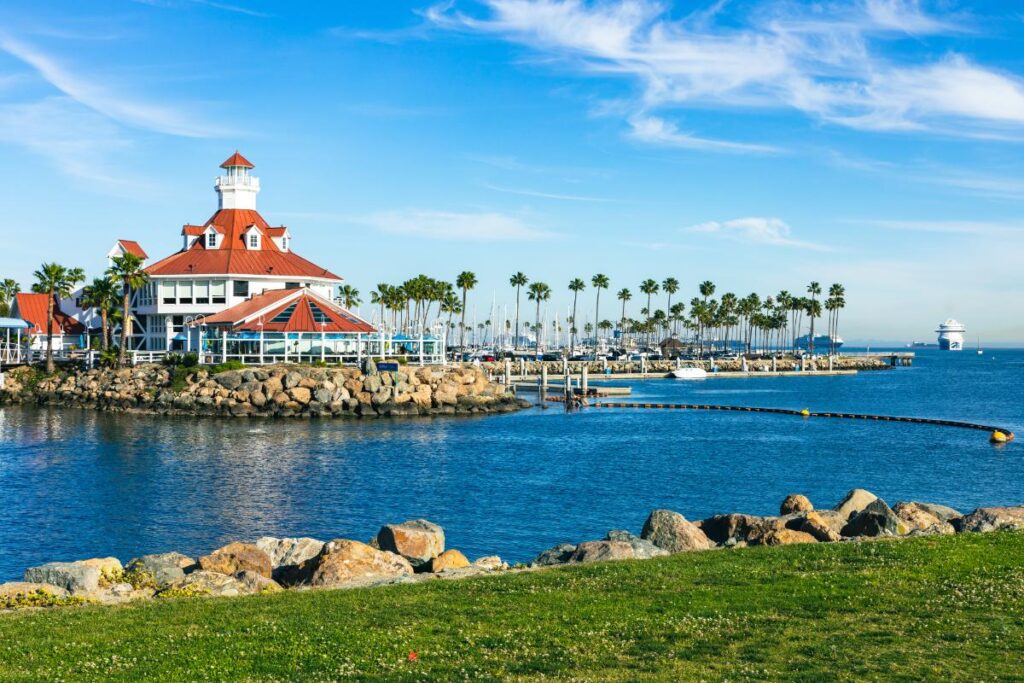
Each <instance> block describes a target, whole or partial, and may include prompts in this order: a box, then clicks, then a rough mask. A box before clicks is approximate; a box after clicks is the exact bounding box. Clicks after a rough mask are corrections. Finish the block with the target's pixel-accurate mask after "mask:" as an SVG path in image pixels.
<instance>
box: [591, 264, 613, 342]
mask: <svg viewBox="0 0 1024 683" xmlns="http://www.w3.org/2000/svg"><path fill="white" fill-rule="evenodd" d="M590 284H592V285H594V289H596V290H597V299H596V301H595V303H594V323H595V324H596V323H597V321H598V320H600V319H601V290H602V289H608V285H609V284H610V282H609V280H608V276H607V275H603V274H602V273H598V274H597V275H595V276H594V277H592V278H590ZM594 351H595V352H596V351H597V334H596V333H595V334H594Z"/></svg>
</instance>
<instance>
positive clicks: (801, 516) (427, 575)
mask: <svg viewBox="0 0 1024 683" xmlns="http://www.w3.org/2000/svg"><path fill="white" fill-rule="evenodd" d="M1021 528H1024V507H982V508H978V509H976V510H974V511H973V512H971V513H969V514H963V513H961V512H960V511H958V510H955V509H953V508H950V507H947V506H945V505H939V504H934V503H925V502H918V501H905V502H899V503H896V504H895V505H893V506H892V507H890V506H889V505H888V504H887V503H886V502H885V501H884V500H882V499H881V498H879V497H878V496H876V495H874V494H873V493H871V492H870V491H866V490H864V489H853V490H851V491H850V492H849V493H847V494H846V496H844V497H843V499H842V500H840V501H839V502H838V503H837V504H836V505H835V506H833V507H831V508H825V509H818V508H816V507H815V506H814V505H813V504H812V502H811V501H810V500H809V499H808V498H807V497H806V496H804V495H800V494H790V495H788V496H786V498H785V499H784V500H783V501H782V503H781V505H780V506H779V514H778V515H776V516H762V515H749V514H740V513H729V514H717V515H713V516H711V517H708V518H706V519H703V520H697V521H690V520H688V519H687V518H686V517H684V516H683V515H682V514H680V513H679V512H676V511H674V510H667V509H657V510H654V511H652V512H651V513H650V514H649V515H648V516H647V520H646V522H645V523H644V525H643V528H642V529H641V530H640V533H639V535H637V534H634V533H633V532H631V531H627V530H612V531H609V532H608V533H607V534H606V535H605V536H604V537H603V538H600V539H596V540H589V541H582V542H577V543H561V544H559V545H556V546H554V547H552V548H549V549H547V550H543V551H541V552H540V553H539V554H538V555H537V557H536V558H535V559H534V560H533V562H531V563H529V564H516V565H512V566H510V565H509V564H508V563H507V562H504V561H503V560H502V559H501V558H500V557H499V556H498V555H486V556H483V557H478V558H476V559H475V560H472V561H471V560H470V559H469V558H468V557H466V555H465V554H464V553H462V552H461V551H459V550H458V549H455V548H450V547H447V540H448V539H446V537H445V532H444V529H443V528H442V527H441V526H440V525H439V524H436V523H434V522H431V521H428V520H424V519H414V520H408V521H405V522H399V523H387V524H384V525H383V526H381V527H380V529H379V531H378V532H377V534H376V535H375V536H374V537H373V538H372V539H370V540H369V541H368V542H362V541H357V540H352V539H347V538H336V539H334V540H330V541H327V542H324V541H322V540H318V539H315V538H310V537H300V538H276V537H272V536H264V537H261V538H258V539H255V540H247V541H235V542H232V543H228V544H227V545H224V546H221V547H219V548H217V549H215V550H212V551H211V552H209V553H208V554H205V555H199V556H196V555H194V554H193V555H190V554H187V553H183V552H179V551H166V552H159V553H154V554H148V555H141V556H139V557H135V558H132V559H131V560H129V561H127V562H125V563H122V562H121V560H120V559H118V558H116V557H95V558H89V559H85V560H76V561H60V562H48V563H45V564H41V565H38V566H34V567H29V568H27V569H26V570H25V572H24V576H23V577H22V580H21V581H11V582H8V583H3V584H0V611H2V610H11V609H19V608H26V607H27V608H38V607H56V606H64V605H82V604H96V603H100V604H118V603H126V602H133V601H140V600H149V599H153V598H174V597H201V596H210V597H217V596H220V597H232V596H239V595H250V594H268V593H276V592H280V591H282V590H286V589H292V590H310V589H314V590H316V589H320V590H323V589H338V588H356V587H367V586H381V585H390V584H402V583H413V582H422V581H430V580H435V579H461V578H467V577H473V576H481V575H487V574H498V573H505V572H521V571H536V570H542V569H546V568H549V567H551V566H555V565H568V564H586V563H593V562H603V561H609V560H629V559H633V560H646V559H651V558H656V557H663V556H667V555H674V554H678V553H685V552H700V551H706V550H713V549H736V548H743V547H747V546H779V545H794V544H813V543H839V542H855V541H861V540H869V539H880V538H906V537H915V536H930V535H951V534H962V533H977V532H990V531H999V530H1012V529H1021Z"/></svg>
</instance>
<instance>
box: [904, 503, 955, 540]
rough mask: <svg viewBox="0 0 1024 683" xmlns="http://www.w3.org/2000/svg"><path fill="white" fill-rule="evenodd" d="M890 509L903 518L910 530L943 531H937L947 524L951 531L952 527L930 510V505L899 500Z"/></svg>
mask: <svg viewBox="0 0 1024 683" xmlns="http://www.w3.org/2000/svg"><path fill="white" fill-rule="evenodd" d="M950 509H952V508H950ZM892 511H893V512H895V513H896V516H897V517H899V518H900V519H901V520H903V522H904V523H905V524H906V525H907V528H908V529H910V530H911V531H926V530H933V531H936V532H937V533H943V532H942V531H939V528H940V527H943V526H949V528H950V531H952V527H951V526H950V525H949V523H948V522H947V521H946V520H944V519H942V518H941V517H939V515H937V514H935V513H934V512H932V508H931V506H926V505H923V504H921V503H915V502H899V503H896V505H894V506H893V508H892ZM944 516H945V515H944ZM951 519H956V517H951Z"/></svg>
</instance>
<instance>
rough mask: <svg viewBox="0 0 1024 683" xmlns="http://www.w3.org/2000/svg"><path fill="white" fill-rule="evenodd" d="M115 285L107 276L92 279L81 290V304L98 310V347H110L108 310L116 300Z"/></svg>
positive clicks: (104, 348)
mask: <svg viewBox="0 0 1024 683" xmlns="http://www.w3.org/2000/svg"><path fill="white" fill-rule="evenodd" d="M118 294H119V292H118V291H117V285H115V284H114V283H113V282H111V281H110V280H108V279H107V278H102V277H98V278H95V279H93V281H92V284H90V285H88V286H87V287H85V288H84V289H83V290H82V306H83V307H84V308H94V309H96V310H97V311H99V312H100V347H101V348H102V349H103V350H104V351H106V350H107V349H109V348H110V311H111V310H112V309H113V308H114V305H115V303H116V302H117V297H118Z"/></svg>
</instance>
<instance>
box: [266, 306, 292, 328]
mask: <svg viewBox="0 0 1024 683" xmlns="http://www.w3.org/2000/svg"><path fill="white" fill-rule="evenodd" d="M297 305H298V304H297V303H296V304H292V305H291V306H289V307H288V308H286V309H284V310H283V311H281V312H280V313H278V314H277V315H275V316H274V317H273V318H271V319H270V322H271V323H274V324H278V325H283V324H284V323H286V322H288V321H289V320H291V319H292V313H294V312H295V307H296V306H297Z"/></svg>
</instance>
